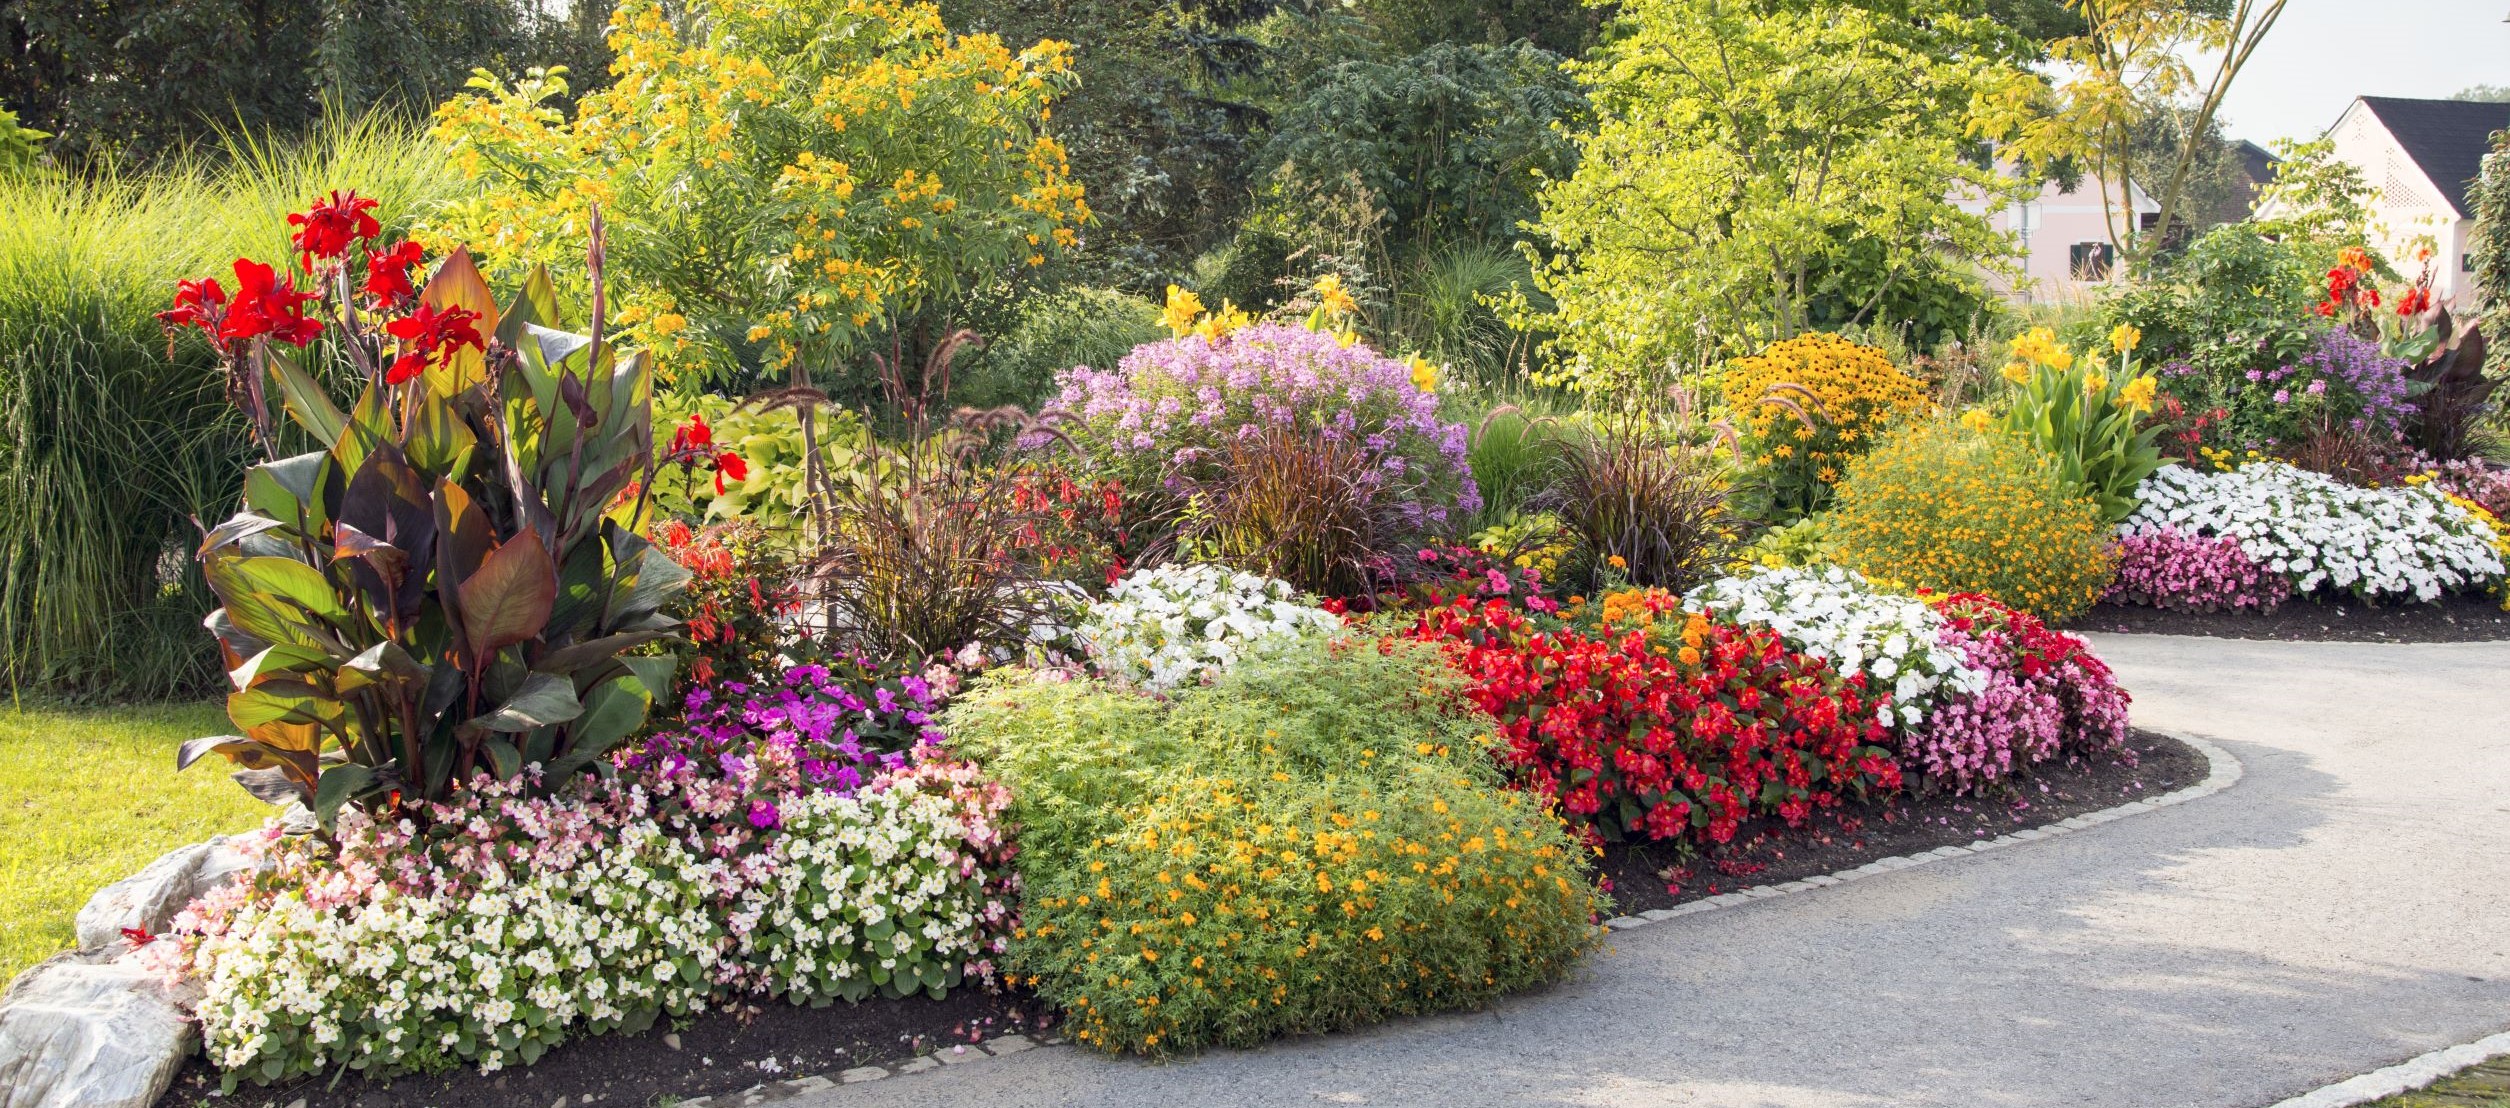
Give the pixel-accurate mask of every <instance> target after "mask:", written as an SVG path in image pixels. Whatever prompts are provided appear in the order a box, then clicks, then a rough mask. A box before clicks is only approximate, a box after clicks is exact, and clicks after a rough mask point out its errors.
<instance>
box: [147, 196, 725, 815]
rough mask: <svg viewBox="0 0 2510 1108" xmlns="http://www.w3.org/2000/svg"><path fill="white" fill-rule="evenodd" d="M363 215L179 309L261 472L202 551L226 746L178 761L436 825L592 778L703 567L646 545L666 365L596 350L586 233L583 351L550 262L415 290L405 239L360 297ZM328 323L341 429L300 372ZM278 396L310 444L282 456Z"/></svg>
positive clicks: (465, 273)
mask: <svg viewBox="0 0 2510 1108" xmlns="http://www.w3.org/2000/svg"><path fill="white" fill-rule="evenodd" d="M360 204H363V205H364V206H365V207H371V206H372V202H371V201H361V200H360V199H359V198H357V197H356V196H355V194H353V193H352V194H348V195H347V196H346V197H342V196H340V195H338V194H335V195H334V197H333V198H332V200H331V201H330V202H328V203H325V204H317V205H316V206H315V209H314V210H313V211H312V212H309V213H304V214H303V215H302V216H301V217H299V219H297V220H295V221H293V222H298V223H299V224H300V225H301V226H302V227H303V228H304V230H302V231H300V232H299V233H298V235H297V237H296V245H297V246H298V248H299V250H300V251H301V253H300V256H299V257H298V258H297V259H295V262H296V266H297V270H298V271H297V272H290V273H287V274H285V275H284V277H282V276H281V275H275V274H272V273H270V271H269V268H268V267H266V266H261V265H259V264H257V263H254V262H251V261H249V260H242V259H239V260H238V261H237V262H236V271H237V273H238V274H239V276H249V278H250V280H249V281H247V282H245V287H247V288H250V289H254V290H258V291H256V292H255V293H254V297H255V298H254V299H249V300H248V299H239V300H233V301H230V300H229V299H228V298H227V297H226V296H225V294H224V290H223V289H220V288H219V287H218V286H217V282H215V281H214V280H213V281H205V282H184V284H183V287H182V291H181V293H180V295H179V296H178V300H177V304H176V307H175V309H174V310H173V311H170V312H168V313H166V315H165V316H164V318H165V320H166V322H167V325H168V327H169V329H170V330H172V329H175V328H179V327H196V328H198V329H200V330H201V331H202V332H204V333H205V334H206V335H207V336H208V338H209V341H210V342H212V343H213V344H215V345H216V346H217V347H218V349H219V351H220V353H221V354H222V355H223V356H224V357H225V359H226V360H227V364H228V367H229V369H228V372H229V375H230V378H229V380H230V395H232V396H234V397H235V398H236V399H237V400H238V402H239V403H241V404H243V405H244V406H245V407H246V409H247V414H248V415H249V416H250V417H251V419H252V423H253V426H254V428H255V431H256V436H257V438H258V439H259V440H260V441H261V443H262V445H263V447H264V449H265V452H266V453H267V454H268V455H269V458H268V460H267V461H265V462H264V463H262V464H260V465H255V466H252V467H250V468H249V469H248V470H247V471H246V473H245V478H244V490H243V508H242V510H241V511H239V512H238V513H237V514H236V515H235V516H234V518H232V519H229V520H227V521H226V522H224V523H222V524H220V525H218V526H217V527H215V528H212V529H210V530H209V531H208V533H207V536H206V538H205V539H204V541H203V542H202V543H201V546H200V550H199V558H200V562H201V566H202V569H203V571H204V573H205V574H206V576H207V578H208V582H209V585H210V587H211V588H212V589H213V590H214V591H215V592H216V593H217V595H218V598H219V600H220V601H222V602H223V605H224V606H223V607H221V608H219V609H218V610H217V611H215V612H212V613H211V614H210V615H209V617H208V619H207V620H206V623H207V625H208V628H209V630H210V632H211V633H212V634H213V635H214V636H215V637H216V638H217V641H218V645H219V648H220V650H221V652H222V653H223V655H224V658H225V664H226V667H227V675H228V678H229V681H230V682H231V684H232V686H233V687H232V690H231V692H230V693H229V695H228V697H227V714H228V717H229V719H230V720H232V721H233V723H234V726H235V728H236V730H237V731H238V733H237V734H232V735H217V736H211V737H207V738H200V739H194V740H192V741H190V742H187V743H185V744H183V747H182V749H181V751H180V753H179V754H178V756H177V766H178V768H182V767H188V766H190V765H191V764H193V763H194V762H197V761H199V760H201V759H202V758H205V757H207V756H209V755H212V754H215V755H219V756H222V757H224V758H226V759H228V760H229V761H230V762H233V763H234V764H236V765H237V766H240V767H242V770H241V771H240V772H238V773H237V774H236V775H235V776H236V777H237V779H238V780H239V781H240V782H241V783H243V784H244V785H245V787H246V788H248V789H250V790H252V791H253V792H254V793H255V794H256V795H259V796H262V797H263V798H265V799H269V800H272V801H273V802H282V801H285V800H287V799H297V800H302V801H304V802H305V803H306V804H307V805H308V806H310V807H311V808H312V809H313V810H314V812H315V814H316V816H317V817H318V818H319V819H320V820H321V821H322V822H323V824H324V825H325V826H329V825H330V823H331V821H332V820H333V819H334V818H335V817H336V815H337V814H338V812H339V811H340V809H341V807H342V806H343V805H345V804H351V803H354V804H359V805H362V806H365V807H367V808H369V809H370V810H374V811H377V812H383V811H388V810H391V809H395V808H397V807H400V806H402V805H409V806H410V809H411V811H412V812H416V811H420V810H423V809H420V808H419V807H418V804H419V802H422V801H432V800H440V799H444V798H446V797H448V796H450V795H451V794H453V793H455V792H457V791H459V790H462V789H464V788H467V787H469V785H470V783H471V782H473V781H474V780H475V779H476V778H477V776H478V775H479V774H481V773H487V774H491V775H493V776H495V777H497V778H500V779H511V778H515V777H517V776H520V775H522V774H523V773H524V772H525V770H526V767H533V766H537V767H538V768H539V770H540V773H541V775H542V777H543V779H545V780H550V781H555V780H559V779H562V778H564V777H565V776H567V775H570V774H574V773H579V772H584V771H598V770H599V769H601V768H603V767H604V766H605V765H606V762H605V761H604V758H603V755H604V754H606V753H607V752H608V751H610V750H611V749H612V748H613V747H614V746H616V745H617V744H618V743H619V742H620V741H621V740H622V739H625V738H627V737H628V736H629V735H631V734H633V733H635V732H636V731H637V730H638V728H640V727H641V726H643V724H644V722H645V719H646V715H647V713H648V711H649V709H650V708H651V706H652V704H653V700H654V697H655V694H656V693H657V692H659V691H662V690H664V689H666V688H667V687H668V684H669V680H670V670H671V660H670V659H669V658H666V657H638V656H634V655H632V654H631V653H630V652H631V651H633V650H634V649H635V648H637V647H640V646H643V645H645V644H647V643H651V642H655V641H657V640H661V639H664V638H666V637H669V636H670V635H671V634H672V631H673V628H674V626H675V624H676V621H675V620H673V619H672V618H671V617H669V616H667V615H665V614H664V613H663V607H664V605H665V603H666V602H667V601H669V600H670V599H671V598H672V597H673V596H674V595H675V594H677V593H678V592H679V591H680V590H681V589H682V588H683V587H684V586H685V584H686V583H687V581H688V576H689V575H688V572H687V571H686V570H684V569H682V568H681V567H680V566H679V565H678V564H677V563H676V562H674V561H673V560H672V559H671V558H670V557H669V556H668V555H666V554H665V553H664V552H663V551H662V550H661V549H660V548H658V547H656V546H655V545H654V544H652V543H650V542H648V541H647V540H646V539H645V538H644V537H643V536H642V535H641V534H640V533H639V532H640V530H641V523H642V516H643V513H644V511H645V509H646V504H647V502H646V498H645V489H646V488H647V487H648V486H650V485H651V483H652V481H651V479H652V475H653V468H654V449H653V429H652V403H653V380H652V376H653V375H652V372H651V367H650V366H649V364H648V362H647V359H646V356H645V355H644V354H643V353H642V352H637V353H627V354H622V353H621V352H619V351H618V350H617V349H615V348H614V347H612V346H611V345H610V344H607V343H605V342H603V341H602V339H601V308H600V306H599V305H600V297H601V276H600V266H601V246H600V242H601V240H600V238H599V233H598V223H596V225H595V226H596V230H595V237H594V239H593V243H594V245H593V248H592V252H591V259H590V260H591V266H592V269H591V273H590V276H591V280H592V288H593V299H594V307H593V310H592V315H591V319H590V320H589V322H588V325H587V329H586V331H585V332H582V333H579V332H577V331H574V330H572V329H570V327H569V325H568V318H569V317H568V315H567V313H566V311H565V310H564V309H563V307H562V306H561V305H560V304H559V302H558V299H557V296H556V293H555V290H554V287H553V285H552V283H551V282H550V280H549V278H548V275H547V274H546V272H535V273H534V274H533V275H532V276H531V277H530V278H529V279H528V280H527V281H526V282H525V283H524V285H523V288H522V290H521V291H520V293H519V294H517V295H516V296H515V297H514V299H513V300H512V301H511V302H510V303H507V304H505V305H504V306H502V307H500V306H499V305H497V304H496V302H495V300H494V299H493V297H492V295H491V293H490V291H489V289H488V287H487V285H486V283H485V282H484V281H483V280H482V279H481V277H480V275H479V272H478V270H477V269H476V268H474V266H473V265H472V263H471V261H470V258H469V256H468V255H467V253H465V252H464V251H462V250H458V249H457V250H455V251H454V252H453V253H452V254H451V255H449V256H447V257H445V258H444V259H443V260H442V261H441V263H440V264H438V265H437V266H436V268H435V270H434V274H433V276H432V277H430V278H428V279H427V280H426V282H425V284H424V285H423V287H414V286H413V285H412V283H411V281H410V279H409V277H410V270H411V268H412V267H413V266H415V265H416V264H418V263H419V262H420V261H422V260H423V254H422V251H421V250H420V248H419V247H418V246H416V245H415V244H411V243H403V244H401V245H399V246H397V247H394V248H393V249H390V250H380V251H374V252H371V253H369V254H368V257H367V265H366V267H365V268H366V275H365V280H364V282H363V283H362V285H357V286H353V285H352V281H351V276H350V274H349V272H348V270H349V269H350V268H351V257H352V250H351V248H352V247H355V246H357V245H359V244H361V243H363V242H365V241H367V240H370V239H372V238H373V237H374V236H375V235H376V234H377V233H378V230H379V228H377V226H376V224H375V222H374V220H373V219H372V218H371V217H368V216H366V214H365V211H364V208H363V207H360V206H359V205H360ZM283 264H286V263H283ZM300 275H301V276H303V277H305V278H306V279H307V281H308V283H309V286H310V288H309V291H307V292H298V291H296V289H295V281H296V278H297V277H298V276H300ZM360 301H363V302H364V306H365V308H366V311H365V312H363V313H361V311H360V308H359V302H360ZM323 312H327V314H328V317H329V318H328V319H327V320H324V319H319V318H317V313H323ZM326 328H328V329H329V330H330V331H331V333H332V340H331V342H330V343H329V344H328V347H327V349H329V350H332V351H336V352H338V354H339V356H341V357H344V358H346V359H347V361H348V362H349V368H350V369H353V370H354V371H355V373H356V374H357V375H359V376H362V377H363V379H364V384H363V389H362V392H361V394H360V395H359V397H358V399H357V401H356V403H355V404H354V405H352V406H351V407H350V408H349V409H348V410H346V411H342V410H341V409H340V408H339V407H338V406H337V405H336V404H335V403H334V402H333V401H332V399H331V397H330V395H329V394H328V393H327V392H326V391H325V389H324V388H323V387H322V386H321V385H320V384H319V383H318V380H317V378H316V377H315V375H313V374H311V373H309V372H307V370H306V368H305V365H304V364H303V362H302V361H300V359H302V358H306V357H307V356H308V355H309V354H310V352H311V351H312V349H313V347H312V345H311V340H312V339H313V338H314V336H315V335H317V334H319V333H321V332H322V331H323V330H325V329H326ZM273 397H275V398H276V399H277V400H278V401H279V402H280V405H281V406H282V407H283V408H284V410H285V412H286V413H287V415H288V416H290V417H292V419H293V421H294V422H295V423H296V424H297V425H298V426H299V427H301V428H303V430H304V432H305V433H306V435H307V436H309V437H310V441H311V442H313V443H315V444H318V445H319V447H320V448H319V449H315V450H312V451H309V452H305V453H300V454H293V455H288V456H280V453H281V452H280V449H279V445H278V444H279V442H280V436H279V434H278V433H277V431H276V428H275V427H274V423H275V421H274V420H273V419H272V418H271V413H270V412H269V410H268V406H267V399H266V398H273Z"/></svg>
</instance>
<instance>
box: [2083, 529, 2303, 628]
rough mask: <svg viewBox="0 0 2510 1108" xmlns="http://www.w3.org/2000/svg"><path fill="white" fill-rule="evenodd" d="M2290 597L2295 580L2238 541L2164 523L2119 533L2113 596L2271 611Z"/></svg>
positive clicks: (2181, 606) (2190, 608) (2205, 608)
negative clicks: (2270, 567) (2253, 555)
mask: <svg viewBox="0 0 2510 1108" xmlns="http://www.w3.org/2000/svg"><path fill="white" fill-rule="evenodd" d="M2291 596H2292V582H2290V581H2289V580H2286V579H2285V578H2284V576H2283V575H2282V574H2280V573H2275V572H2273V571H2271V570H2268V569H2267V568H2266V567H2265V566H2262V565H2260V564H2258V562H2257V560H2256V559H2255V558H2251V557H2249V555H2248V552H2247V551H2245V550H2242V549H2241V548H2240V543H2239V540H2237V539H2232V538H2228V537H2221V536H2211V537H2209V536H2203V535H2195V534H2190V533H2188V532H2186V531H2183V530H2180V529H2179V528H2176V527H2170V526H2162V527H2156V528H2152V529H2149V530H2139V531H2134V532H2131V533H2128V534H2126V535H2123V536H2120V538H2119V539H2118V579H2117V580H2116V582H2114V583H2112V584H2111V585H2110V586H2109V595H2108V599H2109V600H2111V601H2112V602H2116V603H2123V604H2141V605H2145V606H2147V607H2153V608H2175V609H2178V610H2180V611H2187V612H2224V611H2258V612H2268V611H2273V610H2274V609H2275V607H2276V606H2277V605H2279V604H2282V603H2283V602H2284V601H2285V600H2286V599H2289V598H2290V597H2291Z"/></svg>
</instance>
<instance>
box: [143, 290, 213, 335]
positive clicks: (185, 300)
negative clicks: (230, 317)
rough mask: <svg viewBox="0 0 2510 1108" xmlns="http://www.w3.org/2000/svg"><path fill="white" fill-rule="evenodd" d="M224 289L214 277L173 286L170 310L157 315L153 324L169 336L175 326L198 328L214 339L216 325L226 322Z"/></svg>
mask: <svg viewBox="0 0 2510 1108" xmlns="http://www.w3.org/2000/svg"><path fill="white" fill-rule="evenodd" d="M226 315H227V290H226V287H225V286H223V285H220V284H219V283H218V279H217V278H215V277H203V278H201V279H200V280H197V281H177V282H175V283H174V307H172V308H168V309H166V310H165V311H162V312H159V313H157V322H159V323H162V324H164V325H165V326H166V327H167V329H168V332H169V333H171V332H172V330H173V329H174V328H178V327H198V328H200V329H201V330H202V331H203V332H205V333H207V334H208V335H210V336H211V337H212V338H215V337H216V336H217V333H218V325H219V324H220V323H221V322H223V321H224V320H225V319H226Z"/></svg>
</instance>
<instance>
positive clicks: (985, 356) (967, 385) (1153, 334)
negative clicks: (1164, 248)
mask: <svg viewBox="0 0 2510 1108" xmlns="http://www.w3.org/2000/svg"><path fill="white" fill-rule="evenodd" d="M1167 336H1168V330H1167V328H1165V327H1162V326H1160V325H1159V305H1157V304H1153V303H1151V302H1150V301H1148V300H1144V299H1142V298H1141V297H1138V296H1134V295H1131V294H1129V293H1125V292H1120V291H1118V290H1115V289H1105V288H1090V287H1086V286H1082V287H1075V288H1067V289H1062V290H1059V291H1055V292H1050V293H1039V294H1036V295H1032V296H1029V297H1027V298H1026V299H1025V300H1024V302H1023V303H1021V305H1020V307H1019V314H1018V315H1017V316H1016V317H1015V318H1013V319H1012V320H1011V321H1010V325H1009V326H1008V327H1007V328H1006V329H1004V330H1003V332H1002V333H1000V334H998V335H997V334H988V335H986V336H985V345H984V346H983V347H982V348H980V349H976V350H971V351H969V352H967V353H964V354H961V355H959V358H958V362H957V374H956V376H957V378H958V379H957V380H955V381H953V382H952V383H951V386H950V399H951V401H952V402H953V403H956V404H962V405H965V406H968V407H973V408H996V407H1001V406H1002V405H1005V404H1017V405H1019V406H1021V407H1034V406H1036V405H1038V404H1040V403H1042V402H1043V401H1044V400H1045V398H1046V397H1048V396H1049V395H1051V394H1052V393H1053V392H1054V388H1055V374H1057V373H1061V372H1063V371H1064V370H1067V369H1070V368H1072V367H1073V366H1076V365H1086V366H1094V367H1098V368H1101V369H1103V368H1107V367H1111V366H1113V365H1115V364H1116V363H1117V362H1120V361H1123V360H1124V356H1125V355H1126V354H1130V353H1132V352H1133V348H1134V347H1136V346H1140V345H1142V344H1143V343H1146V342H1155V341H1158V340H1159V339H1163V338H1166V337H1167Z"/></svg>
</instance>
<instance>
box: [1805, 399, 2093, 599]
mask: <svg viewBox="0 0 2510 1108" xmlns="http://www.w3.org/2000/svg"><path fill="white" fill-rule="evenodd" d="M1830 518H1831V520H1832V523H1833V527H1832V536H1833V541H1834V542H1835V543H1836V544H1837V553H1838V557H1839V561H1840V564H1842V565H1845V566H1847V567H1849V568H1851V569H1855V570H1858V571H1860V572H1862V573H1864V574H1866V575H1867V576H1869V577H1881V578H1889V579H1892V580H1898V581H1905V582H1908V583H1909V584H1910V585H1912V586H1915V587H1918V588H1923V589H1927V590H1931V591H1933V592H1937V593H1960V592H1974V593H1981V594H1984V595H1986V596H1990V597H1993V598H1995V599H1996V600H1998V601H1999V602H2002V603H2004V604H2008V605H2011V606H2013V607H2015V608H2018V609H2021V610H2022V611H2026V612H2029V613H2031V614H2033V615H2036V616H2039V617H2040V618H2043V619H2049V620H2064V619H2068V618H2071V617H2073V616H2075V615H2078V614H2080V613H2081V612H2083V611H2084V610H2085V609H2087V608H2090V607H2091V606H2092V603H2093V602H2094V601H2096V600H2098V599H2100V595H2101V593H2102V592H2103V591H2104V590H2106V589H2107V588H2108V587H2109V581H2110V578H2111V576H2112V574H2113V572H2114V569H2115V557H2114V555H2112V554H2111V553H2110V550H2109V533H2110V532H2109V528H2108V527H2107V526H2105V525H2103V524H2102V523H2101V520H2100V507H2099V505H2098V504H2096V503H2094V502H2093V501H2091V500H2089V499H2086V498H2083V497H2081V496H2077V495H2074V494H2073V491H2072V490H2071V489H2069V488H2068V487H2066V485H2065V484H2064V482H2063V480H2062V479H2061V478H2060V477H2059V476H2058V474H2057V473H2056V472H2055V471H2054V470H2053V469H2052V468H2051V467H2050V466H2049V465H2048V463H2047V461H2046V460H2045V459H2043V458H2041V457H2040V456H2038V455H2037V454H2035V453H2033V452H2032V450H2031V448H2030V447H2029V446H2028V445H2027V444H2025V443H2023V442H2021V441H2020V440H2018V439H2015V438H2013V437H2011V436H2008V435H1997V434H1987V433H1981V432H1976V431H1971V430H1968V429H1966V428H1962V427H1959V426H1955V425H1952V424H1948V423H1940V422H1937V423H1926V424H1921V425H1917V426H1913V427H1909V428H1907V429H1904V430H1902V431H1901V432H1899V433H1897V434H1895V435H1893V436H1891V437H1890V438H1889V439H1888V440H1886V441H1885V442H1884V443H1883V445H1882V446H1881V447H1879V448H1877V449H1876V450H1875V451H1874V453H1873V454H1871V455H1869V456H1867V457H1865V458H1863V459H1860V460H1859V461H1858V462H1857V463H1856V464H1855V465H1854V466H1852V467H1850V469H1849V471H1848V476H1847V479H1846V480H1844V481H1842V482H1840V484H1839V505H1838V508H1837V509H1836V510H1835V511H1833V512H1832V513H1831V516H1830Z"/></svg>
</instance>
